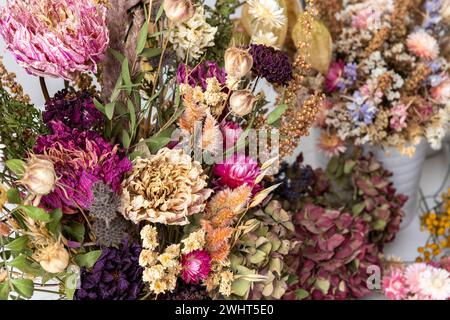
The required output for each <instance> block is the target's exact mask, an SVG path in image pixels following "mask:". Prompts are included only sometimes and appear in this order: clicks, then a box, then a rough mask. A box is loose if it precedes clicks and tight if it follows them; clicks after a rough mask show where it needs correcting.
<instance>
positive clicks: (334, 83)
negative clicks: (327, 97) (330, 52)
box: [325, 60, 345, 93]
mask: <svg viewBox="0 0 450 320" xmlns="http://www.w3.org/2000/svg"><path fill="white" fill-rule="evenodd" d="M344 67H345V62H344V61H342V60H341V61H337V62H334V63H332V64H331V66H330V69H329V70H328V74H327V76H326V78H325V90H326V91H327V92H328V93H331V92H333V91H334V90H336V89H337V87H338V84H339V80H340V79H341V77H342V75H343V73H344Z"/></svg>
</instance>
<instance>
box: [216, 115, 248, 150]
mask: <svg viewBox="0 0 450 320" xmlns="http://www.w3.org/2000/svg"><path fill="white" fill-rule="evenodd" d="M220 130H221V131H222V135H223V141H224V143H225V146H224V147H225V149H228V148H231V147H233V146H234V145H235V144H236V142H237V141H238V140H239V137H240V136H241V134H242V133H243V132H244V130H243V129H242V128H241V127H240V126H239V124H237V123H234V122H232V121H225V120H224V121H222V122H221V123H220Z"/></svg>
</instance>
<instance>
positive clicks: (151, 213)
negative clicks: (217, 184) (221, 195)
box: [122, 148, 212, 225]
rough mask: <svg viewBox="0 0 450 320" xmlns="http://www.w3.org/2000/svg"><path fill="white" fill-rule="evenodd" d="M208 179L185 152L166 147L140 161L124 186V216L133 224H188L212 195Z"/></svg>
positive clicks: (198, 165) (137, 161) (197, 164)
mask: <svg viewBox="0 0 450 320" xmlns="http://www.w3.org/2000/svg"><path fill="white" fill-rule="evenodd" d="M207 178H208V177H207V175H206V174H204V173H203V169H202V167H201V165H200V164H199V163H198V162H196V161H192V159H191V157H190V156H188V155H187V154H185V153H184V151H183V150H170V149H168V148H163V149H161V150H159V152H158V153H157V154H156V155H151V156H150V157H149V158H148V159H143V158H138V159H137V160H136V163H135V165H134V167H133V170H132V171H131V173H130V174H129V175H128V177H127V179H125V181H124V182H123V184H122V185H123V195H122V213H123V215H124V216H125V218H127V219H129V220H131V221H133V222H134V223H139V222H140V221H150V222H154V223H163V224H170V225H185V224H187V223H189V221H188V216H190V215H192V214H195V213H198V212H201V211H202V210H203V208H204V207H205V201H206V199H208V198H209V196H210V195H211V193H212V190H211V189H208V188H207V182H206V179H207Z"/></svg>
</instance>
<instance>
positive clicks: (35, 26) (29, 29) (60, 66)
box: [0, 0, 109, 80]
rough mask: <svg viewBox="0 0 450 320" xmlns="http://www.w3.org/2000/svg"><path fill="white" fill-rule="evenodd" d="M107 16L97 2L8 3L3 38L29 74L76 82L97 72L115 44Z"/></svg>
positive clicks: (0, 24) (0, 17) (1, 21)
mask: <svg viewBox="0 0 450 320" xmlns="http://www.w3.org/2000/svg"><path fill="white" fill-rule="evenodd" d="M106 12H107V9H106V8H105V7H104V6H103V5H99V4H96V3H95V2H94V1H91V0H51V1H50V0H8V2H7V5H6V6H5V7H4V8H2V9H1V11H0V34H1V35H2V37H3V39H4V40H5V42H6V48H7V49H8V50H9V51H11V52H12V53H13V55H14V56H15V58H16V60H17V63H19V64H20V65H21V66H22V67H24V68H25V69H26V70H27V72H28V73H30V74H34V75H36V76H50V77H61V78H64V79H67V80H72V79H74V77H75V76H76V74H77V73H78V72H87V71H93V72H96V71H97V63H98V62H99V61H100V60H101V59H102V58H103V56H104V53H105V51H106V49H107V47H108V43H109V33H108V28H107V26H106Z"/></svg>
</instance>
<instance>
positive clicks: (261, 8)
mask: <svg viewBox="0 0 450 320" xmlns="http://www.w3.org/2000/svg"><path fill="white" fill-rule="evenodd" d="M247 3H248V5H249V10H248V13H249V14H250V15H251V16H252V17H254V18H255V20H256V21H257V22H258V23H261V24H263V25H265V26H267V27H270V28H276V29H279V28H281V27H283V26H284V25H285V24H286V16H285V15H284V9H283V8H282V7H281V6H280V5H279V3H278V1H277V0H248V1H247Z"/></svg>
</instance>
